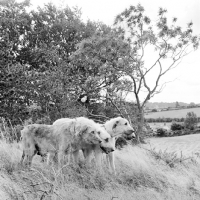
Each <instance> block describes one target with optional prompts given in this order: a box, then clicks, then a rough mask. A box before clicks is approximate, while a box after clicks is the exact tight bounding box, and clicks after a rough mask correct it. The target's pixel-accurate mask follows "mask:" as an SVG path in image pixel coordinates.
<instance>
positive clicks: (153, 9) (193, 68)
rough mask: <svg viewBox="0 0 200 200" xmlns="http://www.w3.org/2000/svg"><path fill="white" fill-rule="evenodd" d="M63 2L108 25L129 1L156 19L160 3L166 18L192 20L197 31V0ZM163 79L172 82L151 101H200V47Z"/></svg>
mask: <svg viewBox="0 0 200 200" xmlns="http://www.w3.org/2000/svg"><path fill="white" fill-rule="evenodd" d="M48 1H49V0H32V1H31V2H32V4H33V5H42V4H44V3H47V2H48ZM52 2H54V3H55V4H57V5H58V4H59V1H58V0H52ZM60 2H61V1H60ZM62 2H64V3H66V4H67V5H69V6H70V7H72V6H78V7H79V8H81V11H82V19H83V20H84V21H86V20H87V19H91V20H94V21H97V20H99V21H102V22H104V23H106V24H108V25H112V24H113V20H114V18H115V16H116V15H117V14H119V13H120V12H122V11H123V10H124V9H125V8H128V7H129V6H130V5H137V4H138V3H141V5H142V6H143V7H144V8H145V11H146V15H148V16H149V17H150V18H151V19H156V16H157V13H158V8H159V7H162V8H166V9H167V10H168V14H167V16H168V17H169V19H170V18H172V17H177V18H178V21H177V23H178V24H180V26H182V27H185V26H186V24H187V23H188V22H190V21H192V22H193V23H194V26H193V31H194V33H195V34H200V0H140V1H137V0H135V1H134V0H118V1H117V0H62ZM147 57H148V56H147ZM149 57H150V56H149ZM152 81H153V79H152ZM162 81H163V82H168V81H171V82H170V83H168V84H167V85H166V87H165V89H164V90H163V92H162V93H160V94H158V95H155V96H154V97H153V98H152V99H151V100H150V101H151V102H158V101H159V102H160V101H162V102H174V101H179V102H186V103H190V102H195V103H200V49H198V50H197V51H195V52H192V53H191V54H190V55H188V56H187V57H185V58H184V59H183V61H182V62H181V63H180V65H179V66H178V67H177V68H176V69H174V70H172V71H170V72H169V73H168V74H167V76H165V77H164V80H162Z"/></svg>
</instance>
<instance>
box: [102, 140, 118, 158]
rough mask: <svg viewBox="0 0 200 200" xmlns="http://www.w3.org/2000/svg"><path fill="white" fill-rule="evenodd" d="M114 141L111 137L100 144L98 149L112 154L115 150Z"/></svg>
mask: <svg viewBox="0 0 200 200" xmlns="http://www.w3.org/2000/svg"><path fill="white" fill-rule="evenodd" d="M115 141H116V138H115V137H111V138H108V139H105V140H103V141H102V142H101V144H100V148H101V149H102V150H103V151H104V152H105V153H106V154H108V153H110V152H113V151H114V150H115Z"/></svg>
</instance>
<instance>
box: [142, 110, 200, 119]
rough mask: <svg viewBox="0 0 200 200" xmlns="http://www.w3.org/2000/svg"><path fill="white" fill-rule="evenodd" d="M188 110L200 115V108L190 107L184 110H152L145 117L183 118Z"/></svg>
mask: <svg viewBox="0 0 200 200" xmlns="http://www.w3.org/2000/svg"><path fill="white" fill-rule="evenodd" d="M188 112H194V113H195V114H196V115H197V117H200V108H188V109H182V110H169V111H162V112H152V113H148V114H145V118H159V117H160V118H162V117H164V118H167V117H169V118H181V117H184V118H185V116H186V114H187V113H188Z"/></svg>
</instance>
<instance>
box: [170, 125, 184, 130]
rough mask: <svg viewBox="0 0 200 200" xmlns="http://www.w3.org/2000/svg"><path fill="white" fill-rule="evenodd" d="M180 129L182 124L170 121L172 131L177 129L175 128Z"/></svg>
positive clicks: (182, 127)
mask: <svg viewBox="0 0 200 200" xmlns="http://www.w3.org/2000/svg"><path fill="white" fill-rule="evenodd" d="M182 129H184V126H183V125H182V124H178V123H172V125H171V130H172V131H177V130H182Z"/></svg>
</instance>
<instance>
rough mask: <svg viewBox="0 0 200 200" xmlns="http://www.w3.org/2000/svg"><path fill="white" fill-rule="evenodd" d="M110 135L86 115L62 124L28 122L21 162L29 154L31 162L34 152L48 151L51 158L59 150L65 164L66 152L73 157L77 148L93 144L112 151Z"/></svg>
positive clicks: (60, 158)
mask: <svg viewBox="0 0 200 200" xmlns="http://www.w3.org/2000/svg"><path fill="white" fill-rule="evenodd" d="M109 138H110V135H109V134H108V133H107V132H106V131H105V129H104V128H102V127H101V126H100V125H98V124H96V123H95V122H94V121H93V120H90V119H87V118H84V117H80V118H76V119H71V120H70V121H68V122H65V123H63V124H60V125H56V124H54V125H45V124H32V125H28V126H25V127H24V129H23V130H22V145H23V155H22V159H21V162H22V163H23V162H24V158H26V160H27V161H28V164H31V162H32V158H33V156H34V155H35V154H39V155H44V154H49V157H51V156H52V158H53V157H55V155H56V154H58V162H59V164H60V165H62V164H63V162H64V156H65V155H68V157H70V155H71V154H72V155H73V156H74V159H75V160H77V156H78V151H79V150H80V149H84V148H85V146H88V145H93V144H100V146H101V147H102V148H105V149H106V152H107V151H108V152H110V151H111V149H112V148H111V145H109V143H108V141H109ZM48 160H49V159H48ZM69 160H70V159H68V162H69Z"/></svg>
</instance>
